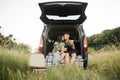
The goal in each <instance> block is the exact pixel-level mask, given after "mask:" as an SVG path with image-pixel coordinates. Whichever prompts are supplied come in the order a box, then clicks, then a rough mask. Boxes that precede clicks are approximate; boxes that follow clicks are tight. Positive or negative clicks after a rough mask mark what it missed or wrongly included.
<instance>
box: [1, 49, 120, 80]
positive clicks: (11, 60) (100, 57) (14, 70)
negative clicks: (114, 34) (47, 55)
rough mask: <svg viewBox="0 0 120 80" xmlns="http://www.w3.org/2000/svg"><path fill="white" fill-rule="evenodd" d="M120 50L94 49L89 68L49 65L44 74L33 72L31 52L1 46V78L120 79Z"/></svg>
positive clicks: (31, 79) (23, 79)
mask: <svg viewBox="0 0 120 80" xmlns="http://www.w3.org/2000/svg"><path fill="white" fill-rule="evenodd" d="M119 52H120V50H117V49H111V51H100V52H98V51H93V52H92V54H89V65H88V69H87V70H83V68H82V67H77V66H71V65H65V66H57V67H49V68H48V70H47V71H46V72H45V73H43V74H38V75H36V74H33V73H32V70H31V69H30V68H29V65H28V58H29V56H30V54H24V53H22V52H18V51H14V50H8V49H4V48H1V47H0V80H119V79H120V75H119V74H120V64H119V61H120V54H119ZM96 53H98V54H96Z"/></svg>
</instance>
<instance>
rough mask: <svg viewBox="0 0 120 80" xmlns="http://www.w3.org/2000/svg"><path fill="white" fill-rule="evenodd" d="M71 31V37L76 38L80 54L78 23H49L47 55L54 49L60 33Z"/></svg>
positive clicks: (75, 41)
mask: <svg viewBox="0 0 120 80" xmlns="http://www.w3.org/2000/svg"><path fill="white" fill-rule="evenodd" d="M66 32H68V33H70V39H72V40H74V44H75V47H76V53H77V55H80V54H81V53H80V50H81V47H80V38H79V36H80V34H79V32H80V30H79V28H78V25H76V26H75V25H49V28H48V32H47V34H46V52H45V53H46V55H48V53H49V52H52V50H53V44H54V43H55V41H56V39H57V37H58V35H63V34H64V33H66Z"/></svg>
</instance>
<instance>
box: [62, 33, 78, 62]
mask: <svg viewBox="0 0 120 80" xmlns="http://www.w3.org/2000/svg"><path fill="white" fill-rule="evenodd" d="M64 39H65V53H66V57H65V61H66V63H70V64H74V61H75V58H76V49H75V44H74V41H73V40H70V34H69V33H65V34H64ZM69 56H71V59H69Z"/></svg>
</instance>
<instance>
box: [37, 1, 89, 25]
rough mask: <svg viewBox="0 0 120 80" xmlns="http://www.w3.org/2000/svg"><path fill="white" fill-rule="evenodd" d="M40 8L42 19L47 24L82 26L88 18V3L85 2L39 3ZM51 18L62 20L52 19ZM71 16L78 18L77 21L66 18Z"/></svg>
mask: <svg viewBox="0 0 120 80" xmlns="http://www.w3.org/2000/svg"><path fill="white" fill-rule="evenodd" d="M39 6H40V9H41V11H42V14H41V17H40V18H41V20H42V21H43V22H44V23H45V24H82V23H83V22H84V21H85V19H86V18H87V17H86V15H85V9H86V7H87V3H85V2H67V1H59V2H58V1H56V2H45V3H39ZM49 16H53V18H55V17H57V18H58V17H59V18H61V19H52V18H51V17H49ZM69 16H78V17H77V18H76V19H67V18H65V17H69ZM71 18H72V17H71Z"/></svg>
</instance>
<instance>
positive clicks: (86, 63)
mask: <svg viewBox="0 0 120 80" xmlns="http://www.w3.org/2000/svg"><path fill="white" fill-rule="evenodd" d="M87 66H88V57H87V59H86V60H85V61H84V64H83V67H84V69H87Z"/></svg>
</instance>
